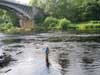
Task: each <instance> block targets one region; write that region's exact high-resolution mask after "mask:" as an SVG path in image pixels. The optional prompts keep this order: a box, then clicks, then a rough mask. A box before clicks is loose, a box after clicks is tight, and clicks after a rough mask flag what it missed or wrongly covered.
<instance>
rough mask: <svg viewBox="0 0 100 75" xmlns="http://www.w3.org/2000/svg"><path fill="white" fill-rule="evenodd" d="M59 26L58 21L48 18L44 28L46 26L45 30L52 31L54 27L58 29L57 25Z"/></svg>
mask: <svg viewBox="0 0 100 75" xmlns="http://www.w3.org/2000/svg"><path fill="white" fill-rule="evenodd" d="M57 24H58V20H57V19H56V18H54V17H47V18H46V19H45V20H44V26H45V29H46V30H48V29H49V30H50V29H52V28H54V27H56V25H57Z"/></svg>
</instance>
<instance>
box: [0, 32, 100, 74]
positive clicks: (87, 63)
mask: <svg viewBox="0 0 100 75" xmlns="http://www.w3.org/2000/svg"><path fill="white" fill-rule="evenodd" d="M99 39H100V35H99V34H68V33H41V34H32V35H7V34H2V33H0V55H2V54H3V53H6V54H7V55H10V56H11V58H12V59H13V60H14V61H10V62H9V64H7V65H6V66H4V67H3V68H2V67H1V68H0V75H100V40H99ZM47 45H48V47H49V49H50V53H49V62H50V64H51V65H50V67H49V68H48V67H47V66H46V62H45V51H44V48H45V47H46V46H47Z"/></svg>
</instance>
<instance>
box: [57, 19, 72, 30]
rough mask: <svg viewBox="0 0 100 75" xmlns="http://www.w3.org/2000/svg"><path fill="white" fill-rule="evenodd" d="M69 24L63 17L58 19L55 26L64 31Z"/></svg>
mask: <svg viewBox="0 0 100 75" xmlns="http://www.w3.org/2000/svg"><path fill="white" fill-rule="evenodd" d="M70 24H71V22H70V21H69V20H67V19H65V18H64V19H61V20H59V23H58V27H57V28H58V29H60V30H62V31H66V30H67V29H68V27H69V25H70Z"/></svg>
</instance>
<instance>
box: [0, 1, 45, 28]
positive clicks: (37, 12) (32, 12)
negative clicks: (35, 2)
mask: <svg viewBox="0 0 100 75" xmlns="http://www.w3.org/2000/svg"><path fill="white" fill-rule="evenodd" d="M0 8H2V9H6V10H7V11H10V12H12V13H15V14H16V16H17V17H19V18H20V20H19V24H20V26H22V27H26V28H27V27H30V26H32V24H33V23H35V19H36V18H42V17H43V16H44V14H43V12H42V11H41V9H40V8H37V7H31V6H28V5H22V4H18V3H14V2H11V1H7V0H0Z"/></svg>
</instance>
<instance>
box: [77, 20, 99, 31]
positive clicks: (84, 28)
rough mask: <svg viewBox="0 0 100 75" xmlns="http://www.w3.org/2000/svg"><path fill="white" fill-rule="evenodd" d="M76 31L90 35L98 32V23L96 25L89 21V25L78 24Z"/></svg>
mask: <svg viewBox="0 0 100 75" xmlns="http://www.w3.org/2000/svg"><path fill="white" fill-rule="evenodd" d="M77 31H80V32H90V33H93V32H100V22H99V23H98V22H96V21H94V22H93V21H91V22H89V23H84V24H78V25H77Z"/></svg>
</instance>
